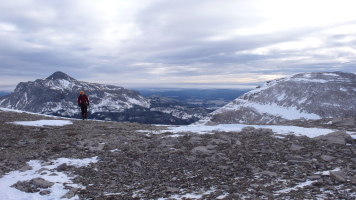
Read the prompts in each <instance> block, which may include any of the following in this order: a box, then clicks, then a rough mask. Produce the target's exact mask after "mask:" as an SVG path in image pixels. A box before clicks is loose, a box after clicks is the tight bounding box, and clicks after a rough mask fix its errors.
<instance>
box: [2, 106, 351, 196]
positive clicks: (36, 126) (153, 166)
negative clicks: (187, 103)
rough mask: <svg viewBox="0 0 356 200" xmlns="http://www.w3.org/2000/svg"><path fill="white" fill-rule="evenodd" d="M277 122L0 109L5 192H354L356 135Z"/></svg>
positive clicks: (168, 193)
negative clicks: (107, 118)
mask: <svg viewBox="0 0 356 200" xmlns="http://www.w3.org/2000/svg"><path fill="white" fill-rule="evenodd" d="M38 120H45V121H38ZM24 121H27V123H28V124H26V123H24ZM13 122H17V123H13ZM41 123H42V124H41ZM275 128H276V127H263V126H246V125H244V126H242V125H241V126H237V125H219V126H214V127H208V126H207V127H202V126H200V127H199V126H195V127H194V126H179V127H178V126H172V127H166V126H154V125H147V124H146V125H145V124H138V123H119V122H103V121H91V120H88V121H83V120H73V119H62V118H51V117H47V116H41V115H33V114H28V113H20V112H11V111H4V110H0V187H1V191H0V199H4V200H7V199H16V200H17V199H60V198H61V197H64V199H355V198H356V159H355V157H356V156H355V154H356V146H355V143H354V141H353V140H351V141H350V140H349V142H350V144H340V143H335V142H332V141H329V140H325V139H315V138H311V137H314V136H311V135H309V136H310V137H307V136H306V135H305V134H302V133H310V134H311V133H314V134H319V135H325V134H327V133H329V132H330V131H332V130H325V129H298V128H295V127H284V128H283V127H282V128H281V127H280V129H282V130H279V131H277V130H276V129H275ZM298 131H299V132H298ZM323 131H324V132H323ZM292 132H293V133H292ZM315 136H316V135H315Z"/></svg>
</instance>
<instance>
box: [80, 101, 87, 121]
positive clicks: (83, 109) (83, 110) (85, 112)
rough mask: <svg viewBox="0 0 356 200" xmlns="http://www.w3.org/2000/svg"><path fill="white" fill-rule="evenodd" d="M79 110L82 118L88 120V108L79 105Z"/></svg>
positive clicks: (85, 105)
mask: <svg viewBox="0 0 356 200" xmlns="http://www.w3.org/2000/svg"><path fill="white" fill-rule="evenodd" d="M80 109H81V110H82V118H83V119H87V118H88V106H87V104H80Z"/></svg>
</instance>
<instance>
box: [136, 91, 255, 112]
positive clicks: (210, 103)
mask: <svg viewBox="0 0 356 200" xmlns="http://www.w3.org/2000/svg"><path fill="white" fill-rule="evenodd" d="M135 90H137V91H139V92H140V93H141V94H142V95H143V96H145V97H149V96H151V95H160V96H164V97H168V98H172V99H176V100H179V101H181V102H184V103H186V104H190V105H194V106H199V107H203V108H207V109H213V110H215V109H218V108H221V107H222V106H224V105H226V104H228V103H229V102H231V101H232V100H234V99H236V98H237V97H239V96H241V95H243V94H244V93H246V92H248V91H251V90H250V89H175V88H135Z"/></svg>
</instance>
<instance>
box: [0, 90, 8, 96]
mask: <svg viewBox="0 0 356 200" xmlns="http://www.w3.org/2000/svg"><path fill="white" fill-rule="evenodd" d="M8 94H11V92H1V91H0V97H2V96H5V95H8Z"/></svg>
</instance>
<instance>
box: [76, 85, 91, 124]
mask: <svg viewBox="0 0 356 200" xmlns="http://www.w3.org/2000/svg"><path fill="white" fill-rule="evenodd" d="M78 106H80V109H81V110H82V118H83V120H84V119H88V106H89V99H88V96H87V95H85V94H84V91H80V94H79V97H78Z"/></svg>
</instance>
